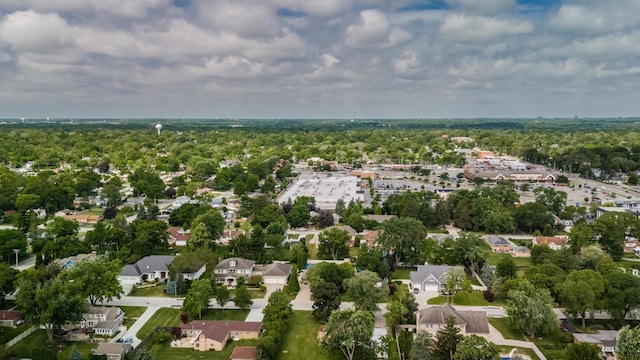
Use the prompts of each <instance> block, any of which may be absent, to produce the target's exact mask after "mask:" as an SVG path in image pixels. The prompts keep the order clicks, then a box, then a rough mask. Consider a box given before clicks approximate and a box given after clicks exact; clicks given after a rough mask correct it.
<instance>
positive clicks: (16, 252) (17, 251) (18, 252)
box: [13, 249, 20, 266]
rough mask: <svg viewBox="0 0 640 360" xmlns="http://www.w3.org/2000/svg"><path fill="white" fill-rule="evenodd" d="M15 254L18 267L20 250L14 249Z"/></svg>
mask: <svg viewBox="0 0 640 360" xmlns="http://www.w3.org/2000/svg"><path fill="white" fill-rule="evenodd" d="M13 252H14V253H15V254H16V266H18V254H20V249H13Z"/></svg>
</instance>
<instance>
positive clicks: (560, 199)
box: [535, 186, 567, 215]
mask: <svg viewBox="0 0 640 360" xmlns="http://www.w3.org/2000/svg"><path fill="white" fill-rule="evenodd" d="M535 193H536V194H537V196H536V202H537V203H538V204H542V205H544V207H545V208H547V210H548V211H550V212H552V213H553V214H555V215H560V212H562V210H564V208H565V206H567V193H566V192H564V191H556V190H555V189H553V188H549V187H545V186H540V187H538V188H536V190H535Z"/></svg>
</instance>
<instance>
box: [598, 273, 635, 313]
mask: <svg viewBox="0 0 640 360" xmlns="http://www.w3.org/2000/svg"><path fill="white" fill-rule="evenodd" d="M604 282H605V294H604V296H603V299H604V301H603V307H604V309H606V310H607V312H608V313H609V315H611V317H612V318H613V319H615V320H617V321H619V322H620V324H624V321H625V319H626V317H627V315H628V314H629V313H630V312H631V311H632V310H635V309H637V308H639V307H640V278H638V277H636V276H633V275H632V274H628V273H622V272H620V271H612V272H610V273H608V274H606V275H605V276H604Z"/></svg>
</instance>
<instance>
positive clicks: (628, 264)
mask: <svg viewBox="0 0 640 360" xmlns="http://www.w3.org/2000/svg"><path fill="white" fill-rule="evenodd" d="M615 263H616V265H618V266H620V267H623V268H625V269H627V270H631V269H640V262H635V261H629V260H624V259H623V260H618V261H615Z"/></svg>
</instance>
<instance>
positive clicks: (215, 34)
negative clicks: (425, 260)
mask: <svg viewBox="0 0 640 360" xmlns="http://www.w3.org/2000/svg"><path fill="white" fill-rule="evenodd" d="M639 104H640V1H638V0H606V1H603V0H423V1H419V0H82V1H80V0H2V1H1V2H0V117H5V118H7V117H28V118H33V117H40V118H42V117H238V118H247V117H251V118H255V117H261V118H280V117H282V118H292V117H293V118H327V117H338V118H361V117H373V118H436V117H484V116H489V117H512V116H517V117H536V116H574V115H577V116H638V115H640V111H639V109H640V105H639Z"/></svg>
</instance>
